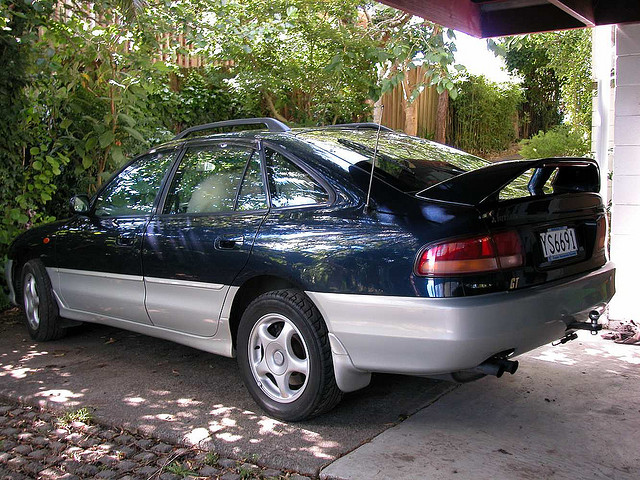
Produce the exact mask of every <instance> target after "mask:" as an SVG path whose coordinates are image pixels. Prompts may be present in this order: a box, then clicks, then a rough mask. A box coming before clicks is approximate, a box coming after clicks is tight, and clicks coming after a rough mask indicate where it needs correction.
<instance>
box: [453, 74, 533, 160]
mask: <svg viewBox="0 0 640 480" xmlns="http://www.w3.org/2000/svg"><path fill="white" fill-rule="evenodd" d="M458 90H459V92H460V94H459V96H458V97H457V98H456V99H452V101H451V103H450V108H451V112H452V115H451V117H452V124H451V129H450V131H449V138H448V142H447V143H449V144H450V145H454V146H455V147H457V148H460V149H462V150H465V151H468V152H470V153H474V154H477V155H487V154H489V153H492V152H497V151H502V150H505V149H506V148H508V147H509V145H511V143H513V141H514V140H516V138H517V122H518V106H519V104H520V102H521V101H522V91H521V89H520V87H519V86H517V85H513V84H503V85H500V84H496V83H493V82H490V81H488V80H487V79H486V78H485V77H483V76H474V75H468V76H467V77H466V78H465V79H464V80H462V81H461V82H459V83H458Z"/></svg>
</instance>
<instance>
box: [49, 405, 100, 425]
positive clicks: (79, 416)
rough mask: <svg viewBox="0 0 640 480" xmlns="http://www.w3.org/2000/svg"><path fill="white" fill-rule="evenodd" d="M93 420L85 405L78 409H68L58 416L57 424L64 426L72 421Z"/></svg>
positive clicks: (85, 421) (87, 421) (84, 421)
mask: <svg viewBox="0 0 640 480" xmlns="http://www.w3.org/2000/svg"><path fill="white" fill-rule="evenodd" d="M91 420H93V414H92V413H91V410H89V409H88V408H87V407H82V408H79V409H78V410H69V411H68V412H65V413H64V414H63V415H61V416H59V417H58V425H62V426H64V427H66V426H69V425H71V424H72V423H73V422H82V423H90V422H91Z"/></svg>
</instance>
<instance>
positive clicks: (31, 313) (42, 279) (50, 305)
mask: <svg viewBox="0 0 640 480" xmlns="http://www.w3.org/2000/svg"><path fill="white" fill-rule="evenodd" d="M21 286H22V306H23V307H24V314H25V323H26V325H27V330H28V331H29V335H30V336H31V338H32V339H34V340H36V341H38V342H46V341H49V340H56V339H58V338H61V337H63V336H64V334H65V333H66V330H65V329H64V328H62V327H61V326H60V317H59V314H58V304H57V303H56V300H55V298H54V296H53V290H52V289H51V281H50V280H49V275H48V274H47V270H46V268H45V267H44V265H43V264H42V262H41V261H40V260H38V259H33V260H29V261H28V262H27V263H25V264H24V267H22V277H21Z"/></svg>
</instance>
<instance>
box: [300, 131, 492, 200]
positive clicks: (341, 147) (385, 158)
mask: <svg viewBox="0 0 640 480" xmlns="http://www.w3.org/2000/svg"><path fill="white" fill-rule="evenodd" d="M376 134H377V131H376V130H375V129H368V130H344V129H338V128H336V129H322V130H308V131H302V132H300V133H299V134H298V135H297V136H298V138H302V139H303V140H305V141H307V142H309V143H312V144H314V145H315V146H317V147H320V148H322V149H323V150H326V151H328V152H330V153H332V154H334V155H336V156H338V157H340V158H342V159H344V160H345V161H347V162H349V163H350V164H352V165H357V166H358V167H361V168H363V169H365V170H367V171H370V170H371V162H372V159H373V152H374V150H375V145H376ZM488 163H489V162H487V161H486V160H483V159H481V158H478V157H475V156H473V155H470V154H468V153H465V152H461V151H460V150H456V149H454V148H450V147H447V146H445V145H441V144H439V143H435V142H431V141H429V140H423V139H420V138H416V137H410V136H407V135H404V134H401V133H395V132H389V131H381V132H380V140H379V142H378V154H377V157H376V169H375V175H376V176H377V177H378V178H381V179H383V180H385V181H386V182H387V183H389V184H391V185H393V186H394V187H396V188H398V189H399V190H401V191H403V192H405V193H416V192H419V191H421V190H424V189H425V188H429V187H430V186H432V185H435V184H436V183H440V182H442V181H444V180H447V179H449V178H451V177H455V176H457V175H460V174H462V173H465V172H468V171H470V170H475V169H477V168H480V167H484V166H486V165H487V164H488Z"/></svg>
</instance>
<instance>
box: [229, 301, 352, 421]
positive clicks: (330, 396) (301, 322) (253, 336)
mask: <svg viewBox="0 0 640 480" xmlns="http://www.w3.org/2000/svg"><path fill="white" fill-rule="evenodd" d="M279 320H282V322H279ZM280 323H281V324H282V327H280ZM256 326H257V327H256ZM254 327H256V330H254ZM260 327H264V328H265V329H267V331H268V332H269V333H268V334H269V335H273V333H271V332H276V336H277V337H278V339H279V340H280V341H281V340H282V339H280V335H281V334H282V333H283V332H284V331H285V330H284V328H285V327H287V328H288V331H289V332H290V335H291V340H290V343H289V344H288V345H289V346H291V348H292V351H291V352H287V353H285V356H283V355H282V353H278V348H279V346H280V344H278V345H276V346H275V347H273V348H271V347H272V346H273V345H275V344H276V343H278V342H275V341H274V342H271V343H269V344H268V345H265V342H262V341H261V338H263V337H261V336H260V334H258V333H257V332H258V330H257V329H259V328H260ZM279 328H281V330H280V332H278V329H279ZM256 342H258V344H259V346H257V345H256ZM250 343H251V344H253V346H251V347H250ZM250 348H251V353H250ZM267 351H269V352H273V356H270V355H267ZM237 354H238V365H239V367H240V373H241V375H242V380H243V381H244V384H245V386H246V387H247V390H249V393H250V394H251V396H252V397H253V398H254V400H255V401H256V402H257V403H258V405H259V406H260V407H261V408H262V409H263V410H264V411H265V412H267V413H268V414H269V415H270V416H272V417H274V418H278V419H280V420H286V421H292V422H293V421H300V420H306V419H309V418H311V417H314V416H317V415H320V414H322V413H325V412H327V411H329V410H331V409H332V408H333V407H335V406H336V405H337V404H338V403H339V402H340V400H341V399H342V392H341V391H340V389H339V388H338V386H337V385H336V380H335V374H334V370H333V360H332V357H331V345H330V344H329V335H328V331H327V327H326V325H325V323H324V320H323V319H322V316H321V315H320V312H319V311H318V309H317V308H316V307H315V305H314V304H313V302H312V301H311V300H310V299H309V298H308V297H307V296H306V295H305V294H304V293H302V292H300V291H298V290H293V289H289V290H276V291H273V292H268V293H265V294H263V295H260V296H259V297H258V298H256V299H255V300H254V301H253V302H251V303H250V304H249V306H248V307H247V309H246V310H245V311H244V313H243V315H242V319H241V320H240V325H239V327H238V336H237ZM267 357H268V358H269V359H271V366H269V362H268V361H267ZM258 358H263V360H264V365H265V366H266V367H268V368H270V369H271V368H272V367H275V368H276V369H277V368H280V367H278V365H283V364H284V368H285V369H286V370H287V372H286V373H282V374H281V375H277V376H278V377H280V380H281V381H283V382H286V385H287V386H288V387H291V386H292V385H293V383H297V384H296V385H293V387H292V388H290V389H289V390H290V391H291V392H293V395H291V396H290V397H289V398H278V397H283V394H282V389H279V387H278V386H277V385H276V383H277V380H276V375H274V370H264V371H265V372H266V373H264V376H263V377H261V379H262V380H265V379H266V382H265V381H260V380H258V378H259V376H260V373H259V372H258V370H259V368H258V367H256V364H257V363H263V362H262V361H258V360H257V359H258ZM281 358H284V359H283V360H282V362H284V363H279V364H276V363H273V362H279V361H280V359H281ZM274 359H276V360H274ZM296 360H300V361H301V362H303V363H302V364H303V365H307V372H308V373H307V374H306V375H303V374H301V373H298V371H294V373H290V370H295V369H293V368H291V367H289V365H290V363H291V362H294V361H296ZM291 364H292V363H291ZM276 373H277V372H276ZM287 374H288V375H289V379H295V381H296V382H292V383H290V380H283V379H284V378H286V376H287ZM269 375H270V376H269ZM294 377H295V378H294ZM300 384H301V385H300ZM296 387H297V390H296V389H295V388H296ZM274 389H278V391H277V392H274Z"/></svg>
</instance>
